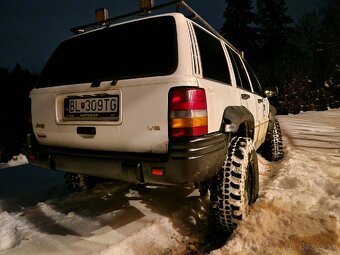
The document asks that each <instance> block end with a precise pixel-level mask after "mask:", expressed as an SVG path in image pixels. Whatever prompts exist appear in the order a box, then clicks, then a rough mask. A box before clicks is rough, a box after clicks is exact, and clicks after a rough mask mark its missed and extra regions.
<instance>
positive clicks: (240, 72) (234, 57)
mask: <svg viewBox="0 0 340 255" xmlns="http://www.w3.org/2000/svg"><path fill="white" fill-rule="evenodd" d="M228 52H229V55H230V58H231V62H232V63H233V68H234V71H235V75H236V82H237V86H238V87H241V88H243V89H245V90H248V91H251V85H250V82H249V79H248V76H247V73H246V70H245V69H244V66H243V64H242V60H241V58H240V56H239V55H238V54H236V52H234V51H233V50H231V49H229V48H228ZM237 76H238V77H237Z"/></svg>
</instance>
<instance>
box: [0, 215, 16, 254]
mask: <svg viewBox="0 0 340 255" xmlns="http://www.w3.org/2000/svg"><path fill="white" fill-rule="evenodd" d="M0 226H1V227H0V252H1V251H4V250H7V249H10V248H13V247H15V246H17V245H18V244H19V243H20V235H19V233H18V231H17V227H16V222H15V220H14V219H13V218H12V217H11V216H10V215H9V214H8V213H7V212H2V213H1V214H0Z"/></svg>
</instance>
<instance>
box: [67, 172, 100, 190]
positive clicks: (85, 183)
mask: <svg viewBox="0 0 340 255" xmlns="http://www.w3.org/2000/svg"><path fill="white" fill-rule="evenodd" d="M64 180H65V185H66V187H67V189H68V190H69V191H70V192H79V191H84V190H89V189H92V188H93V187H94V185H95V181H94V179H93V178H92V177H90V176H88V175H85V174H73V173H65V175H64Z"/></svg>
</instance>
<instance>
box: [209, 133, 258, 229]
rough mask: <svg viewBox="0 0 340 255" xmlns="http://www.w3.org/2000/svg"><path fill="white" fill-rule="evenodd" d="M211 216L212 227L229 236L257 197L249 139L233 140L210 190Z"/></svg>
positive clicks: (255, 175)
mask: <svg viewBox="0 0 340 255" xmlns="http://www.w3.org/2000/svg"><path fill="white" fill-rule="evenodd" d="M210 191H211V197H210V203H211V213H212V214H213V217H214V218H215V221H216V224H217V225H218V226H219V227H221V228H222V229H223V230H224V231H226V232H229V233H231V232H233V230H234V229H235V228H236V226H237V224H238V223H239V222H240V220H242V218H243V217H245V216H246V215H247V214H248V211H249V205H251V204H252V203H254V202H255V200H256V198H257V195H258V165H257V156H256V152H255V148H254V145H253V142H252V140H251V139H250V138H244V137H234V138H233V139H232V140H231V142H230V145H229V148H228V153H227V156H226V160H225V162H224V164H223V166H222V169H221V170H220V172H219V174H218V176H217V177H216V178H215V179H214V181H213V183H212V185H211V187H210Z"/></svg>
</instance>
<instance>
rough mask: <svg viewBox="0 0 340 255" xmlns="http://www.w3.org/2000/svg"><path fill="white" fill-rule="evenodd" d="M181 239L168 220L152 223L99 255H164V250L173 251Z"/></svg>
mask: <svg viewBox="0 0 340 255" xmlns="http://www.w3.org/2000/svg"><path fill="white" fill-rule="evenodd" d="M181 238H182V237H181V236H180V235H179V233H178V232H177V231H176V230H175V229H173V227H172V225H171V222H170V221H169V219H163V220H160V221H157V222H153V223H152V224H150V225H149V226H147V227H145V228H143V229H141V230H140V231H139V232H137V233H134V234H133V235H131V236H130V237H128V238H126V239H125V240H124V241H122V242H120V243H119V244H118V245H115V246H112V247H109V248H108V249H106V250H104V251H102V252H101V253H100V254H101V255H111V254H115V255H126V254H129V255H139V254H148V255H158V254H166V252H165V251H166V250H168V251H171V250H174V249H175V248H176V247H177V246H178V245H179V241H178V240H180V239H181Z"/></svg>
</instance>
